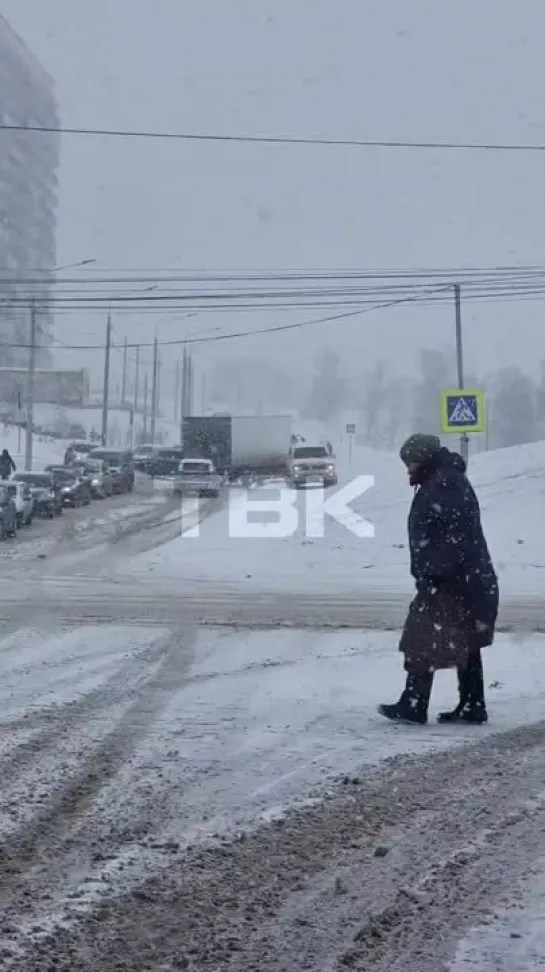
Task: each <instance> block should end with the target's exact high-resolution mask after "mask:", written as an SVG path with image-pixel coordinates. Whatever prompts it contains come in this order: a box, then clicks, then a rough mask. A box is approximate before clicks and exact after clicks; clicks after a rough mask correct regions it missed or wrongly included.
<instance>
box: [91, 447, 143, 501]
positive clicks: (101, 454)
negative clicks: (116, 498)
mask: <svg viewBox="0 0 545 972" xmlns="http://www.w3.org/2000/svg"><path fill="white" fill-rule="evenodd" d="M89 458H90V459H101V460H102V462H103V463H104V465H105V466H106V468H107V469H108V471H109V472H110V473H111V476H112V480H113V492H114V493H132V491H133V489H134V462H133V457H132V452H126V451H125V452H124V451H121V452H119V451H117V450H115V449H105V448H98V449H93V451H92V452H91V453H89Z"/></svg>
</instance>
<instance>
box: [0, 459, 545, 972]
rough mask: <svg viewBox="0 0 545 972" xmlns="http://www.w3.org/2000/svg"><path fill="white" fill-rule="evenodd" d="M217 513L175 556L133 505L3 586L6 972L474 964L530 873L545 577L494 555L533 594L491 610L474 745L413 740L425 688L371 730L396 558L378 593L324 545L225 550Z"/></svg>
mask: <svg viewBox="0 0 545 972" xmlns="http://www.w3.org/2000/svg"><path fill="white" fill-rule="evenodd" d="M534 478H535V477H534ZM536 481H537V480H536ZM386 500H387V502H385V503H384V506H383V509H382V514H381V515H382V516H383V523H384V524H389V523H390V521H391V519H392V510H394V506H392V505H391V504H390V502H389V500H388V498H387V497H386ZM224 502H225V498H222V500H221V501H220V502H219V503H216V502H212V503H210V504H206V505H203V506H202V507H201V508H200V509H198V508H197V506H198V504H197V506H196V507H195V510H194V511H193V512H192V513H191V516H192V517H193V519H194V521H195V522H197V521H200V520H201V519H202V522H203V529H202V535H201V538H200V539H199V538H197V541H196V543H192V542H191V541H187V540H186V538H185V537H184V538H183V539H179V540H176V541H175V542H174V543H173V544H170V543H169V541H171V540H172V539H173V538H175V537H178V538H179V537H180V535H181V533H182V532H183V530H185V529H187V527H188V520H187V515H186V514H187V511H185V513H184V516H183V517H181V516H180V510H179V508H178V506H177V504H176V503H175V502H173V501H172V499H169V498H168V497H165V496H163V497H161V496H160V495H159V496H157V495H149V496H147V497H145V498H143V497H140V498H136V497H135V498H134V499H132V500H131V501H130V503H128V504H127V505H126V506H125V507H123V508H122V509H117V508H116V509H117V516H116V517H114V514H113V513H112V516H111V518H110V517H109V515H108V514H106V515H104V516H103V517H102V522H100V521H98V522H97V521H96V520H93V521H91V520H89V522H86V521H85V519H84V518H83V519H82V518H81V516H80V517H78V518H76V519H75V520H74V525H73V529H72V532H71V534H70V535H65V534H64V532H63V531H64V529H65V528H64V527H63V528H62V530H61V527H56V529H57V530H58V531H60V532H59V536H55V537H53V538H52V542H50V546H49V548H48V549H47V550H45V549H39V548H37V547H34V548H33V547H32V544H31V542H30V541H29V542H28V544H26V545H25V546H26V547H27V548H28V550H27V552H26V553H24V554H21V555H20V557H19V559H18V560H17V559H15V560H14V561H12V562H11V563H9V565H8V567H9V569H8V570H6V571H4V572H3V575H2V578H1V579H0V619H1V621H2V636H1V640H0V730H1V731H0V794H1V798H0V877H1V880H0V914H1V915H2V923H1V924H0V966H1V968H2V969H4V968H5V969H6V972H28V970H29V969H34V970H36V972H46V970H47V972H49V970H52V969H55V972H123V970H127V972H128V970H131V972H150V970H152V969H153V972H174V970H178V969H188V970H197V969H198V970H203V972H218V970H221V972H255V970H259V972H301V970H305V969H307V970H310V972H342V970H343V969H347V968H348V969H350V968H352V969H355V970H362V972H363V970H365V972H386V970H388V972H401V970H403V972H447V970H450V969H451V963H455V964H454V965H452V969H453V970H455V972H460V969H463V968H464V967H465V966H464V963H466V965H467V967H468V968H469V969H472V966H471V964H470V963H471V961H473V962H474V967H475V968H477V967H480V966H479V965H478V962H479V961H480V960H481V958H482V960H483V963H484V961H485V960H486V961H488V962H489V963H490V964H491V965H493V962H494V960H495V956H496V955H497V947H496V945H495V944H494V940H493V938H492V939H491V940H490V943H489V944H488V945H487V946H486V949H484V951H483V949H481V952H478V950H477V951H476V949H477V945H479V944H481V945H482V943H483V941H484V938H483V937H482V936H481V937H480V938H479V939H477V940H475V939H474V938H472V937H471V927H472V926H473V925H474V924H475V923H477V924H478V923H479V922H481V921H482V920H484V919H485V918H486V917H487V916H488V915H490V914H491V913H495V914H498V915H499V914H500V911H501V908H502V907H504V906H505V908H507V909H509V905H510V899H511V897H512V895H513V894H515V893H516V890H515V889H516V887H517V881H518V879H519V878H520V879H521V881H523V882H524V880H526V881H528V878H529V872H530V871H531V869H532V868H534V869H535V868H536V867H537V864H536V862H537V861H538V860H539V859H540V857H541V856H545V809H544V799H545V794H544V790H543V787H544V782H543V781H544V780H545V755H544V753H545V724H543V723H542V722H541V721H540V720H542V719H543V716H544V708H543V700H544V698H545V665H544V660H545V659H544V655H545V639H544V638H543V636H541V635H540V634H539V632H540V631H541V630H543V627H544V626H545V610H544V607H545V599H544V594H543V591H542V590H541V589H540V587H539V582H538V575H539V570H540V569H541V568H540V567H539V564H540V561H538V560H537V559H536V558H534V555H533V553H532V556H531V557H529V556H528V554H527V553H526V552H524V551H525V548H526V547H527V546H528V544H526V543H518V542H516V543H515V541H513V549H515V548H516V549H517V550H519V549H520V550H522V551H523V552H524V556H523V557H522V559H521V561H520V564H521V571H520V576H522V574H523V573H524V574H528V576H530V574H531V576H532V578H533V583H532V585H530V589H529V592H527V594H523V593H521V586H519V585H518V583H515V584H513V586H512V587H509V585H508V584H507V585H506V589H505V591H503V590H502V608H501V623H500V626H499V627H500V630H501V632H502V633H501V634H499V635H498V638H497V640H496V643H495V644H494V646H493V647H492V648H490V649H489V650H488V651H487V652H486V656H485V666H486V681H487V696H488V704H489V710H490V716H491V721H490V723H489V725H488V726H486V727H479V728H473V729H472V728H470V727H464V726H455V727H449V726H438V725H437V724H436V723H435V722H434V721H433V716H434V713H435V712H436V711H437V710H438V709H440V708H444V707H447V706H450V705H451V704H452V703H453V701H454V700H455V698H456V684H455V677H454V675H453V673H441V674H440V675H439V676H438V677H437V679H436V684H435V685H434V691H433V699H432V713H431V717H432V722H431V723H430V725H429V726H428V727H425V728H423V727H413V728H407V727H405V728H403V727H401V726H393V725H390V724H388V723H384V722H383V721H382V720H380V718H379V717H378V716H377V715H376V704H377V703H378V702H380V701H389V700H392V699H394V698H395V697H396V696H397V695H398V692H399V690H400V687H401V684H402V680H403V672H402V668H401V658H400V656H399V653H398V651H397V642H398V629H399V627H400V624H401V622H402V620H403V618H404V613H405V610H406V606H407V600H408V597H409V596H410V590H411V585H410V581H409V578H408V576H407V571H406V563H405V561H406V550H404V548H403V546H402V545H401V544H400V543H398V539H399V538H396V537H395V536H393V535H392V536H391V538H390V539H391V542H388V544H386V545H385V546H382V547H379V546H377V548H376V556H375V559H376V563H377V565H378V566H379V567H380V571H377V572H376V573H373V572H372V571H371V569H369V570H367V568H366V563H367V562H366V561H365V558H363V560H362V559H361V558H362V548H361V546H359V547H358V545H357V544H355V543H353V544H352V545H351V546H350V545H349V546H347V545H346V543H345V542H344V543H341V542H337V540H338V539H339V538H338V537H337V535H336V534H335V536H334V537H333V541H334V542H333V543H332V544H329V545H328V543H326V542H324V544H322V545H321V547H320V552H318V550H317V545H313V544H312V543H307V542H306V538H305V537H303V536H302V535H300V534H299V535H297V536H296V537H295V538H292V539H291V540H290V539H289V538H286V541H285V542H284V541H283V540H282V541H280V545H279V546H277V547H275V548H274V550H273V547H274V541H273V546H271V544H270V542H269V541H265V545H264V544H263V543H260V541H259V540H257V541H253V540H251V541H250V542H249V546H248V545H246V544H244V543H242V544H238V543H235V545H234V546H231V541H230V540H229V538H228V537H227V540H226V536H227V534H226V531H225V529H224V526H225V506H224ZM381 502H382V500H381ZM131 503H132V506H131ZM405 505H406V504H405V502H404V503H403V512H404V513H405ZM129 506H130V509H129ZM400 510H401V504H398V513H399V511H400ZM93 512H94V508H93ZM190 512H191V511H190ZM378 512H380V511H379V507H378V506H377V515H378ZM216 513H217V514H218V515H217V516H215V514H216ZM99 515H100V514H99ZM190 519H191V517H190ZM398 519H400V518H399V517H398ZM400 523H401V520H400ZM396 529H397V528H396ZM400 529H401V527H400ZM207 537H208V539H207ZM522 539H524V537H523V538H522ZM209 541H210V542H209ZM160 544H164V545H165V546H164V549H163V550H159V551H158V552H155V553H154V552H151V553H150V551H152V548H154V547H156V546H158V545H160ZM22 546H23V545H22ZM280 548H281V549H282V557H280V558H279V559H278V558H277V557H276V552H278V551H279V550H280ZM169 551H170V552H169ZM275 551H276V552H275ZM347 551H348V552H347ZM521 556H522V555H521ZM169 558H170V560H169ZM297 558H299V559H297ZM358 558H359V563H360V569H359V571H357V572H356V571H355V566H356V565H357V563H358ZM166 561H169V563H170V566H169V567H168V569H163V568H164V563H165V562H166ZM534 561H535V562H534ZM161 563H162V564H163V566H161V567H160V569H159V568H157V569H156V568H155V566H154V565H158V564H161ZM345 563H347V564H348V569H347V570H346V571H344V572H342V571H337V567H336V564H337V565H342V564H345ZM362 565H363V566H362ZM150 566H151V567H152V569H149V568H150ZM322 566H323V571H322ZM216 568H217V569H216ZM383 568H384V569H383ZM402 569H403V577H404V581H403V584H400V583H398V580H399V578H400V577H401V574H402ZM504 576H505V578H506V580H507V581H508V580H509V578H513V577H514V573H513V571H511V572H509V571H507V570H506V571H504ZM534 877H535V881H538V879H539V874H537V873H536V874H535V875H534ZM521 887H522V885H521ZM521 893H522V892H521ZM527 894H528V895H530V894H532V895H533V899H535V897H536V892H535V890H533V891H532V892H530V891H528V892H527ZM506 914H510V912H509V910H507V912H506ZM505 920H506V921H507V922H510V921H511V918H506V919H505ZM528 920H529V919H528ZM521 927H522V926H521ZM525 927H526V926H525ZM527 927H528V928H529V927H530V925H528V926H527ZM524 934H528V935H530V931H528V932H527V933H526V932H525V933H524ZM531 934H532V935H533V936H534V939H535V941H536V942H538V943H539V934H540V933H539V932H535V933H534V931H532V932H531ZM468 936H469V937H468ZM513 941H514V940H513ZM532 947H533V948H534V953H535V949H536V947H537V946H536V945H535V942H534V946H532ZM527 952H528V949H527ZM530 952H531V949H530ZM510 954H511V955H513V956H514V954H515V953H514V946H512V947H511V952H510ZM520 954H521V955H522V952H521V953H520ZM532 954H533V953H532ZM521 962H522V959H521ZM468 963H469V964H468ZM475 963H477V964H476V965H475ZM483 967H486V966H485V965H484V964H483ZM516 968H517V972H518V967H516ZM523 968H524V966H523V965H522V964H521V966H520V969H521V972H522V969H523ZM509 972H512V970H511V969H509ZM525 972H526V970H525Z"/></svg>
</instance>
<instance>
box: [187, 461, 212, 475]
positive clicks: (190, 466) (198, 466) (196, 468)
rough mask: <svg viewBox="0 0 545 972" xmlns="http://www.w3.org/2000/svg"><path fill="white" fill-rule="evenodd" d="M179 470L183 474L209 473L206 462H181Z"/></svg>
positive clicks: (208, 466)
mask: <svg viewBox="0 0 545 972" xmlns="http://www.w3.org/2000/svg"><path fill="white" fill-rule="evenodd" d="M181 470H182V472H184V473H203V475H206V473H209V472H210V465H209V464H208V463H207V462H182V465H181Z"/></svg>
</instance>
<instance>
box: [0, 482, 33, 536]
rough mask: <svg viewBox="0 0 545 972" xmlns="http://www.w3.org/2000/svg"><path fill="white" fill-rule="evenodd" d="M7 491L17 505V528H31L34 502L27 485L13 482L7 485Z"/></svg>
mask: <svg viewBox="0 0 545 972" xmlns="http://www.w3.org/2000/svg"><path fill="white" fill-rule="evenodd" d="M6 489H7V491H8V493H9V495H10V497H11V499H12V500H13V503H14V505H15V515H16V518H17V527H18V528H19V529H20V528H21V527H23V526H30V524H31V523H32V515H33V513H34V500H33V499H32V493H31V491H30V487H29V486H28V485H27V483H19V482H14V481H13V480H11V481H10V482H8V483H6Z"/></svg>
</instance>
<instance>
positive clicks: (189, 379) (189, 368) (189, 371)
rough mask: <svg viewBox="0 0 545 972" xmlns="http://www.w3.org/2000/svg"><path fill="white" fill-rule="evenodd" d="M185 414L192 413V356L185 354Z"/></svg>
mask: <svg viewBox="0 0 545 972" xmlns="http://www.w3.org/2000/svg"><path fill="white" fill-rule="evenodd" d="M186 408H187V415H193V358H192V357H191V355H190V354H188V356H187V406H186Z"/></svg>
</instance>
